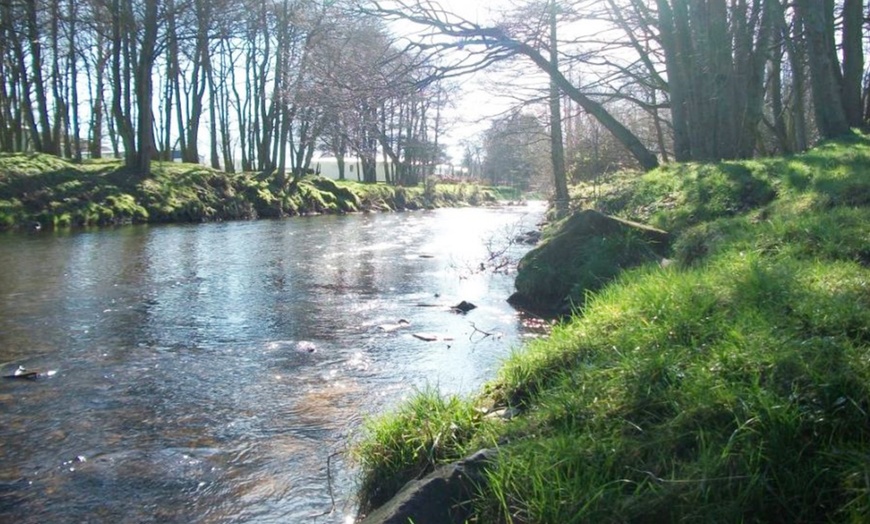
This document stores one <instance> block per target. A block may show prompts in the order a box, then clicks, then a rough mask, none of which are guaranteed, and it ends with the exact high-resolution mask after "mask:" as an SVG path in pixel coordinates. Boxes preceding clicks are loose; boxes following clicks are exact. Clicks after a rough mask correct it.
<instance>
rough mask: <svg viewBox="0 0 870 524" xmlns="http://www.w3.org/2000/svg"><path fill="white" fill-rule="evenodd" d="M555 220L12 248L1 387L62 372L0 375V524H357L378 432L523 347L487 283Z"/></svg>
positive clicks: (472, 217) (514, 318)
mask: <svg viewBox="0 0 870 524" xmlns="http://www.w3.org/2000/svg"><path fill="white" fill-rule="evenodd" d="M542 211H543V208H542V207H541V206H539V205H537V206H536V205H533V206H529V207H505V208H498V209H479V208H467V209H441V210H436V211H426V212H415V213H396V214H365V215H349V216H323V217H312V218H296V219H289V220H282V221H255V222H231V223H218V224H202V225H173V226H159V227H155V226H127V227H121V228H117V229H103V230H95V231H84V232H73V233H63V232H58V233H36V234H29V235H28V234H14V235H12V234H10V235H2V236H0V373H2V374H4V375H6V374H9V373H12V372H13V371H14V370H15V369H16V368H17V367H18V366H19V365H23V366H25V367H26V368H28V369H41V370H43V371H52V372H54V374H53V375H52V376H45V377H41V378H39V379H38V380H22V379H2V380H0V522H17V523H45V522H131V523H133V522H135V523H139V522H161V523H163V522H178V523H187V522H202V523H209V522H264V523H265V522H282V523H287V522H290V523H294V522H318V523H344V522H352V519H353V516H354V511H355V507H354V501H353V491H354V473H355V472H354V468H353V465H352V464H351V463H350V461H349V460H348V458H347V453H346V451H347V449H348V446H349V443H350V442H352V441H353V439H354V438H355V437H356V436H357V435H358V430H359V428H360V425H361V423H362V421H363V420H364V418H365V417H367V416H370V415H372V414H376V413H379V412H382V411H383V410H385V409H389V408H390V407H392V406H395V405H396V404H397V403H398V402H399V401H400V400H401V399H402V398H405V397H407V396H408V395H410V394H412V393H413V392H414V391H415V389H420V388H425V387H429V386H433V387H438V388H439V389H440V390H441V391H443V392H447V393H458V394H464V393H468V392H471V391H474V390H475V389H476V388H477V387H478V386H479V385H480V384H481V382H483V381H485V380H487V379H488V378H491V377H492V376H493V375H494V372H495V370H496V369H497V367H498V363H499V362H500V361H501V360H502V359H503V358H505V357H506V356H507V355H508V354H509V353H510V351H511V349H512V348H514V347H516V346H517V345H518V340H519V339H520V337H521V336H522V335H523V334H524V332H525V331H526V330H525V328H524V324H523V322H522V318H521V317H520V316H519V315H518V314H517V313H516V312H515V311H514V310H513V309H511V307H510V306H509V305H508V304H507V303H506V302H505V299H506V298H507V296H508V295H509V294H510V292H511V291H512V285H513V275H504V274H500V273H493V272H492V271H484V272H481V271H479V269H480V264H481V263H485V261H486V259H487V258H488V254H489V253H490V252H491V251H493V250H498V249H500V248H502V247H504V246H505V244H506V240H507V239H508V238H510V237H511V236H512V235H513V234H516V233H518V232H520V231H524V230H528V229H532V228H534V227H535V223H536V222H537V221H538V220H540V217H541V213H542ZM523 249H524V248H523V247H521V246H513V247H510V249H509V250H508V253H507V254H508V255H510V256H512V257H518V256H519V255H521V254H522V251H523ZM484 265H488V264H487V263H485V264H484ZM461 300H467V301H470V302H473V303H475V304H476V305H477V306H479V307H478V308H477V309H474V310H472V311H470V312H469V313H468V314H466V315H462V314H456V313H454V312H451V311H450V310H449V308H448V307H449V306H450V305H453V304H456V303H458V302H460V301H461ZM400 319H403V320H407V321H408V322H409V323H410V324H409V325H404V324H400V323H399V320H400ZM415 333H416V334H419V333H428V334H434V335H437V336H438V337H439V339H438V340H437V341H433V342H425V341H422V340H419V339H418V338H415V337H414V336H413V335H414V334H415ZM487 333H489V334H492V336H487Z"/></svg>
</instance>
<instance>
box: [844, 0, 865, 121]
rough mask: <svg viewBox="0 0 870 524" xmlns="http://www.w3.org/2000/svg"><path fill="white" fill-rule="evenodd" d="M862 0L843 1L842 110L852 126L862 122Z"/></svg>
mask: <svg viewBox="0 0 870 524" xmlns="http://www.w3.org/2000/svg"><path fill="white" fill-rule="evenodd" d="M863 15H864V2H863V0H844V2H843V111H845V113H846V120H847V121H848V122H849V125H850V126H852V127H861V126H862V125H863V124H864V115H863V111H862V109H863V103H862V100H861V90H862V87H863V85H862V84H863V81H864V42H863V38H862V37H863V34H862V26H863V22H864V18H863Z"/></svg>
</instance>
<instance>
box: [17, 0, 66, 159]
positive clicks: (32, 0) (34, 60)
mask: <svg viewBox="0 0 870 524" xmlns="http://www.w3.org/2000/svg"><path fill="white" fill-rule="evenodd" d="M36 3H37V0H27V1H26V3H25V5H26V7H27V38H28V41H29V42H30V59H31V69H32V73H33V89H34V91H35V95H36V110H37V113H38V120H39V127H40V132H41V136H40V141H39V147H38V149H37V150H38V151H41V152H43V153H49V154H52V155H56V154H58V153H59V152H60V151H59V150H58V148H57V144H56V143H55V142H54V141H53V138H54V137H53V136H52V128H51V123H50V122H49V118H48V100H47V97H46V94H45V79H44V77H43V74H42V45H41V43H40V40H41V35H40V34H39V25H38V20H37V5H36ZM25 96H27V95H25Z"/></svg>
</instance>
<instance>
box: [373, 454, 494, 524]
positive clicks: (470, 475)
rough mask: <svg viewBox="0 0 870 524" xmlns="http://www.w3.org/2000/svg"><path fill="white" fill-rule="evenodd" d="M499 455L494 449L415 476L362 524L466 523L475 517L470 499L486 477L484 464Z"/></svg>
mask: <svg viewBox="0 0 870 524" xmlns="http://www.w3.org/2000/svg"><path fill="white" fill-rule="evenodd" d="M494 456H495V451H494V450H482V451H478V452H477V453H475V454H474V455H471V456H470V457H468V458H466V459H464V460H461V461H459V462H454V463H452V464H447V465H444V466H440V467H439V468H437V469H436V470H435V471H433V472H432V473H430V474H428V475H426V476H425V477H423V478H421V479H415V480H412V481H410V482H408V483H407V484H405V487H403V488H402V489H401V491H399V493H397V494H396V496H394V497H393V498H392V499H390V501H389V502H387V503H386V504H384V505H383V506H381V507H380V508H378V509H376V510H375V511H373V512H372V513H371V514H369V515H368V516H367V517H366V518H365V519H363V521H362V522H361V524H407V523H408V522H414V523H415V524H445V523H448V522H465V520H466V519H468V518H469V517H470V516H471V513H470V511H469V510H470V507H469V504H468V502H467V501H468V500H470V498H471V495H472V493H473V491H474V487H475V485H476V484H478V483H480V482H481V481H482V480H483V479H482V471H483V468H484V466H486V464H487V463H488V462H490V461H491V460H492V458H493V457H494Z"/></svg>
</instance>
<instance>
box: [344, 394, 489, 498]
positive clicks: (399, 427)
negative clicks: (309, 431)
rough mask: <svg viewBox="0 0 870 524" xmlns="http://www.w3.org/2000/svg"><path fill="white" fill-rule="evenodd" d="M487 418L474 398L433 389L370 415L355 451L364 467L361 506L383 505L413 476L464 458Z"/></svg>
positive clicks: (360, 492) (415, 476)
mask: <svg viewBox="0 0 870 524" xmlns="http://www.w3.org/2000/svg"><path fill="white" fill-rule="evenodd" d="M483 423H484V419H483V415H482V414H481V412H480V411H479V410H477V409H475V407H474V405H473V404H472V403H470V402H468V401H467V400H463V399H460V398H458V397H455V396H451V397H443V396H442V395H440V394H439V393H438V391H436V390H434V389H429V388H427V389H424V390H421V391H418V392H417V393H416V394H415V395H414V396H412V397H411V399H410V400H409V401H407V402H405V403H404V404H402V406H401V407H400V408H399V410H398V411H397V412H395V413H392V414H390V415H388V416H383V417H379V418H374V419H370V420H368V421H367V422H366V424H365V427H364V429H363V433H364V438H363V439H362V441H361V442H360V443H359V445H358V446H357V447H356V448H355V450H354V455H355V457H356V459H357V460H358V461H359V462H360V463H361V465H362V469H363V475H362V478H361V481H360V490H359V494H360V503H361V509H362V510H363V511H367V510H368V509H371V508H374V507H377V506H379V505H381V504H383V503H384V502H386V501H387V500H388V499H389V498H390V497H392V496H393V495H394V494H395V493H396V492H397V491H398V490H399V489H400V488H401V487H402V486H403V485H404V484H405V483H406V482H408V481H409V480H412V479H414V478H418V477H420V476H422V475H424V474H425V473H428V472H429V471H432V469H434V467H435V466H436V465H438V464H441V463H444V462H449V461H452V460H457V459H459V458H461V457H462V456H463V455H464V454H465V453H466V451H467V446H468V444H469V441H470V440H471V438H472V437H473V436H474V435H475V433H476V432H477V431H478V430H479V429H480V427H481V425H482V424H483Z"/></svg>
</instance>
